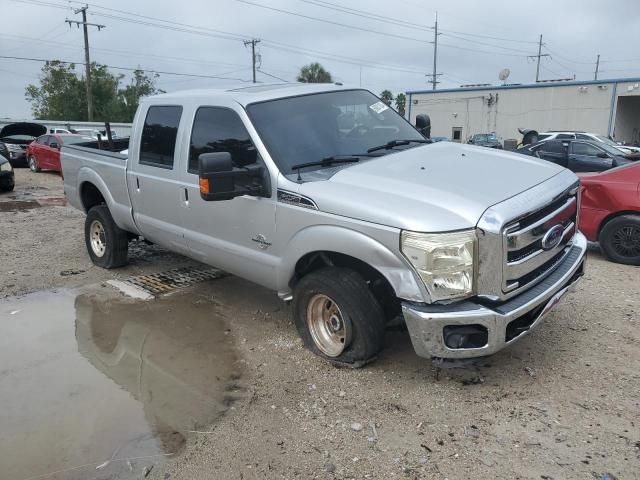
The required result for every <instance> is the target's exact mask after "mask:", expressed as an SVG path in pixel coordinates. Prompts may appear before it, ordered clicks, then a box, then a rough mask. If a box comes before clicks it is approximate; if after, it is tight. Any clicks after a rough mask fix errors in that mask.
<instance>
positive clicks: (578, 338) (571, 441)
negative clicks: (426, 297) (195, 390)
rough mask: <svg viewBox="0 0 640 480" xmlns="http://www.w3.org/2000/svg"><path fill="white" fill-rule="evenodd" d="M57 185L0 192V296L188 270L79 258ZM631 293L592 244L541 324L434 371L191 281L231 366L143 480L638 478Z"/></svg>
mask: <svg viewBox="0 0 640 480" xmlns="http://www.w3.org/2000/svg"><path fill="white" fill-rule="evenodd" d="M61 196H62V187H61V181H60V177H58V176H56V175H50V174H45V173H40V174H33V173H31V172H29V171H26V170H18V171H17V172H16V192H14V193H13V194H0V247H1V248H0V298H2V297H7V298H6V299H5V300H10V299H12V298H13V297H14V296H15V295H23V294H26V293H28V292H35V291H39V290H47V289H52V288H62V287H65V288H75V287H86V286H87V285H92V284H100V283H101V282H104V281H105V280H108V279H122V278H126V277H130V276H132V275H139V274H142V273H150V272H157V271H163V270H167V269H170V268H175V267H178V266H188V265H196V264H195V263H194V262H192V261H190V260H188V259H185V258H183V257H180V256H176V255H173V254H171V253H169V252H166V251H164V250H162V249H160V248H157V247H152V246H148V245H146V244H141V245H136V246H135V247H134V248H133V251H132V255H131V257H132V262H131V265H129V266H127V267H125V268H122V269H118V270H114V271H105V270H101V269H99V268H97V267H94V266H92V264H91V263H90V261H89V259H88V256H87V254H86V251H85V247H84V241H83V232H82V229H83V221H84V216H83V214H82V213H81V212H78V211H76V210H74V209H72V208H70V207H68V206H60V205H55V203H57V202H58V201H57V200H50V199H47V198H46V197H49V198H51V197H54V198H59V197H61ZM35 197H38V198H41V203H44V205H43V206H37V207H35V206H34V205H33V203H32V202H31V200H33V199H34V198H35ZM42 198H44V200H42ZM18 201H24V202H26V203H24V204H16V203H15V202H18ZM11 202H13V203H11ZM52 203H53V204H54V205H51V204H52ZM38 205H40V204H38ZM16 207H17V208H16ZM102 288H110V287H102ZM639 294H640V269H639V268H636V267H629V266H622V265H617V264H613V263H610V262H608V261H606V260H605V259H604V258H603V257H602V256H601V255H600V253H599V252H598V250H597V249H596V248H592V249H591V251H590V252H589V259H588V266H587V271H586V275H585V277H584V278H583V281H582V282H581V283H580V284H579V286H578V287H577V289H576V291H575V292H573V293H572V294H570V295H569V296H568V297H567V298H566V299H565V300H564V302H562V303H561V304H560V305H558V306H557V307H556V309H554V311H553V312H552V313H551V314H550V315H549V317H548V318H547V319H546V320H545V322H544V323H543V324H542V325H541V327H540V328H538V329H537V330H536V331H534V332H532V334H531V335H529V336H528V337H526V338H525V339H523V340H522V341H521V342H519V343H516V344H515V345H514V346H512V347H511V348H508V349H506V350H504V351H502V352H500V353H499V354H497V355H494V356H492V357H489V358H487V359H486V361H485V362H484V365H482V366H478V367H475V368H470V369H455V370H443V371H440V372H437V371H436V369H435V368H434V367H433V366H432V365H431V362H430V361H429V360H427V359H422V358H419V357H417V356H416V355H415V354H414V352H413V349H412V346H411V343H410V340H409V337H408V334H407V333H406V332H405V331H402V330H394V331H389V332H388V334H387V337H386V344H385V348H384V350H383V352H382V354H381V355H380V358H379V359H378V360H377V361H376V362H374V363H372V364H370V365H368V366H366V367H365V368H362V369H359V370H350V369H338V368H335V367H333V366H331V365H328V364H327V363H325V362H323V361H322V360H320V359H318V358H316V357H315V356H313V355H312V354H311V353H309V352H308V351H306V350H305V349H303V348H302V345H301V342H300V340H299V339H298V336H297V333H296V331H295V327H294V326H293V324H292V321H291V311H290V308H289V307H288V306H287V305H285V304H283V303H282V302H280V301H279V300H278V299H277V297H276V296H275V294H274V293H272V292H269V291H266V290H264V289H263V288H261V287H258V286H255V285H253V284H250V283H248V282H245V281H243V280H241V279H238V278H235V277H226V278H223V279H219V280H214V281H211V282H207V283H205V284H198V285H195V286H193V287H190V288H189V289H187V290H184V291H182V292H181V293H180V294H179V295H181V297H180V298H182V299H184V296H185V295H187V296H191V297H192V298H193V299H194V300H193V301H194V302H196V301H197V302H203V301H206V302H208V303H210V304H211V308H212V311H215V312H216V315H218V316H220V317H221V318H222V319H223V321H224V322H225V325H226V330H225V332H224V333H225V335H228V336H229V338H231V340H232V342H233V343H234V345H235V349H236V350H237V354H238V358H239V360H238V362H239V369H240V370H241V372H242V373H241V375H239V378H238V380H237V382H236V383H235V385H234V386H233V399H232V401H229V402H228V403H227V406H228V410H227V411H226V413H225V414H224V415H222V416H221V417H219V418H218V419H217V420H216V421H215V422H214V423H213V424H211V425H206V426H202V427H201V428H199V429H198V432H199V433H195V432H191V433H190V435H189V436H188V437H187V438H186V447H185V448H184V450H183V451H182V452H181V453H180V454H179V455H173V456H170V457H168V461H167V462H163V463H162V464H157V465H156V467H155V468H153V469H152V470H151V471H150V472H147V473H148V477H147V478H155V479H169V478H171V479H208V478H211V479H253V478H267V479H270V478H283V479H290V478H301V479H307V478H319V479H346V478H354V479H356V478H357V479H361V478H409V479H414V478H428V479H432V478H433V479H464V478H483V479H484V478H501V479H502V478H505V479H588V478H597V479H603V480H604V479H613V478H618V479H637V478H640V348H639V340H640V332H639V324H640V295H639ZM168 299H170V297H169V298H168ZM168 299H163V301H165V300H168ZM196 299H197V300H196ZM154 301H157V300H154ZM1 325H2V322H1V321H0V326H1ZM175 328H176V329H180V323H179V322H178V323H177V324H176V327H175ZM0 370H1V369H0ZM438 373H439V375H438ZM1 375H2V372H1V371H0V376H1ZM38 388H41V387H40V386H38V385H34V386H33V392H34V395H36V394H37V391H38ZM160 401H162V399H160ZM1 417H2V414H1V413H0V419H1ZM1 436H2V431H0V437H1ZM88 460H92V459H88ZM1 462H2V460H1V459H0V463H1ZM151 466H153V464H151ZM100 475H101V474H100V473H94V476H93V477H92V478H121V477H119V476H117V477H113V476H107V473H106V472H105V473H104V474H103V476H100ZM136 475H137V476H134V477H132V478H141V477H142V475H141V474H136ZM41 478H47V477H46V476H43V477H41ZM50 478H54V477H53V476H50ZM55 478H65V477H64V476H62V477H55ZM87 478H89V477H87Z"/></svg>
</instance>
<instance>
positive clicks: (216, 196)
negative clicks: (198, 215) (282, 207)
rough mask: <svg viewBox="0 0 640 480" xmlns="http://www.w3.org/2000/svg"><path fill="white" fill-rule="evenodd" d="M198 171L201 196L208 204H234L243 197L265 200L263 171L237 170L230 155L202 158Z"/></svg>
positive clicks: (259, 169)
mask: <svg viewBox="0 0 640 480" xmlns="http://www.w3.org/2000/svg"><path fill="white" fill-rule="evenodd" d="M198 171H199V184H200V196H201V197H202V199H203V200H205V201H207V202H210V201H219V200H231V199H233V198H235V197H240V196H242V195H252V196H255V197H258V196H264V195H265V194H266V191H267V189H266V188H265V178H264V177H265V175H264V174H265V171H264V168H263V167H260V166H250V167H244V168H237V167H235V166H234V164H233V161H232V160H231V154H230V153H229V152H215V153H203V154H201V155H200V156H199V157H198Z"/></svg>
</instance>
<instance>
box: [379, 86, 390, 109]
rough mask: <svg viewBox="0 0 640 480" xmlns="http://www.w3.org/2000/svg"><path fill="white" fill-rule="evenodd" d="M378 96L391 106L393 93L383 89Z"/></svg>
mask: <svg viewBox="0 0 640 480" xmlns="http://www.w3.org/2000/svg"><path fill="white" fill-rule="evenodd" d="M379 96H380V98H381V99H382V101H383V102H384V103H386V104H387V105H388V106H391V102H393V93H391V92H390V91H389V90H383V91H382V93H380V95H379Z"/></svg>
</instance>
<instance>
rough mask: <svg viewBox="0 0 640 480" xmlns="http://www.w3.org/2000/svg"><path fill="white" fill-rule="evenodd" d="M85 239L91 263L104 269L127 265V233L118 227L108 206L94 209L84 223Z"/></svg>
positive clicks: (99, 206) (98, 206)
mask: <svg viewBox="0 0 640 480" xmlns="http://www.w3.org/2000/svg"><path fill="white" fill-rule="evenodd" d="M84 239H85V244H86V245H87V252H88V253H89V257H90V258H91V261H92V262H93V263H94V264H95V265H97V266H99V267H102V268H116V267H121V266H123V265H126V264H127V253H128V249H129V240H128V237H127V232H125V231H124V230H122V229H121V228H120V227H118V226H117V225H116V223H115V222H114V221H113V217H112V216H111V212H109V208H108V207H107V206H106V205H97V206H95V207H92V208H91V209H90V210H89V212H88V213H87V218H86V219H85V222H84Z"/></svg>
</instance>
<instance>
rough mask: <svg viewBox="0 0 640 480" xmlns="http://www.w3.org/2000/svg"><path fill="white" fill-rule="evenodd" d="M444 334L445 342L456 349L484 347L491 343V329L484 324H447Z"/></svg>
mask: <svg viewBox="0 0 640 480" xmlns="http://www.w3.org/2000/svg"><path fill="white" fill-rule="evenodd" d="M442 334H443V336H444V344H445V345H446V346H447V347H448V348H451V349H454V350H457V349H461V348H482V347H485V346H486V345H487V344H488V343H489V331H488V330H487V327H485V326H483V325H477V324H472V325H447V326H446V327H444V328H443V330H442Z"/></svg>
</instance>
